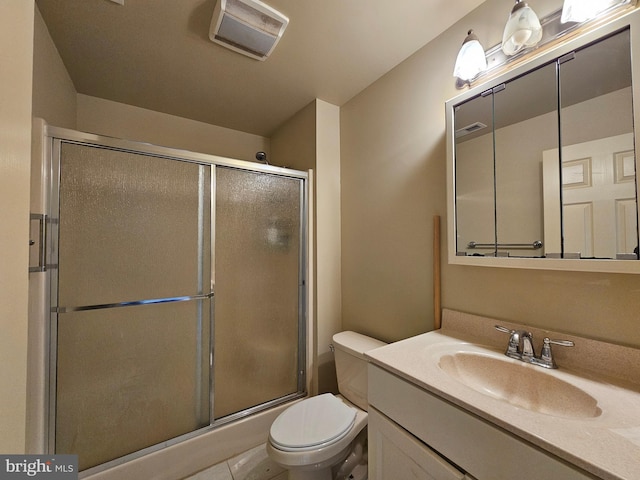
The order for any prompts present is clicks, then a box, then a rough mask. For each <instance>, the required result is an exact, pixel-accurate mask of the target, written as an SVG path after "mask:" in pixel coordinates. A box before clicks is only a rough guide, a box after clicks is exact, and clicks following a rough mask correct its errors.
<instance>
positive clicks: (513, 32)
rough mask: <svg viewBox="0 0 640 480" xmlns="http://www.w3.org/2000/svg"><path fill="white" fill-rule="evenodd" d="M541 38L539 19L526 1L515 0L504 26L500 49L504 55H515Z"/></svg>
mask: <svg viewBox="0 0 640 480" xmlns="http://www.w3.org/2000/svg"><path fill="white" fill-rule="evenodd" d="M581 1H584V0H581ZM541 38H542V26H541V25H540V19H539V18H538V16H537V15H536V13H535V12H534V11H533V9H532V8H531V7H530V6H529V5H528V4H527V3H526V2H523V1H522V0H516V4H515V5H514V6H513V9H512V10H511V14H510V15H509V20H507V24H506V25H505V27H504V34H503V35H502V51H503V52H504V53H505V54H506V55H515V54H516V53H518V52H519V51H520V50H522V49H523V48H526V47H533V46H534V45H536V44H537V43H538V42H539V41H540V39H541Z"/></svg>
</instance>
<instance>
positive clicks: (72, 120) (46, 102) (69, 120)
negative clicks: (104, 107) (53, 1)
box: [33, 6, 76, 129]
mask: <svg viewBox="0 0 640 480" xmlns="http://www.w3.org/2000/svg"><path fill="white" fill-rule="evenodd" d="M33 50H34V51H33V116H34V117H39V118H43V119H44V120H45V121H46V122H47V123H48V124H50V125H55V126H57V127H64V128H72V129H75V128H76V89H75V87H74V86H73V82H72V81H71V77H69V74H68V73H67V69H66V68H65V66H64V64H63V63H62V59H61V58H60V54H59V53H58V49H57V48H56V46H55V45H54V43H53V39H52V38H51V35H49V30H48V29H47V26H46V25H45V23H44V20H43V19H42V15H40V10H38V7H37V6H36V12H35V25H34V38H33Z"/></svg>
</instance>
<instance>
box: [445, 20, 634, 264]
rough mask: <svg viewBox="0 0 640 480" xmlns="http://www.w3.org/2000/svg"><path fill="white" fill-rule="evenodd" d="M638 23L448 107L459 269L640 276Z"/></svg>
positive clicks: (515, 72)
mask: <svg viewBox="0 0 640 480" xmlns="http://www.w3.org/2000/svg"><path fill="white" fill-rule="evenodd" d="M639 15H640V13H639V12H637V11H634V12H632V13H630V14H627V15H625V16H624V17H622V18H619V19H617V20H614V21H612V22H610V23H609V24H607V25H605V26H601V27H599V28H597V29H595V30H593V31H591V32H588V33H585V34H582V35H576V36H574V38H572V39H570V40H568V41H565V42H563V43H561V44H560V45H559V46H557V47H554V48H551V49H549V50H548V51H546V52H544V53H542V54H538V55H537V56H535V55H534V58H533V59H532V60H530V61H528V62H526V63H523V64H521V65H520V66H518V67H516V68H513V69H510V70H509V71H508V72H507V73H504V74H502V75H500V76H497V77H496V78H494V79H492V80H490V81H487V82H485V83H484V84H482V85H478V86H474V87H472V88H470V89H469V90H468V91H466V92H465V93H463V94H461V95H460V96H458V97H456V98H454V99H452V100H450V101H448V102H447V104H446V111H447V155H448V162H447V176H448V233H449V246H448V247H449V263H452V264H461V265H484V266H499V267H514V268H540V269H553V270H582V271H605V272H626V273H640V261H638V259H639V255H638V245H639V241H638V239H639V232H638V225H639V222H638V196H637V190H638V187H637V185H638V180H637V175H636V161H635V158H636V155H635V146H634V144H635V140H634V139H635V128H634V126H635V125H636V124H637V123H638V119H639V118H640V117H639V116H638V113H637V110H638V107H637V106H636V105H634V98H636V99H637V98H640V97H639V96H638V95H640V93H639V92H640V91H639V87H640V80H638V79H640V60H637V59H635V58H634V51H637V50H638V48H632V46H636V45H637V46H640V38H639V37H638V36H639V35H640V30H639V29H640V23H639V22H640V17H639ZM636 55H637V53H636ZM634 79H635V82H634V81H633V80H634ZM636 103H638V102H636Z"/></svg>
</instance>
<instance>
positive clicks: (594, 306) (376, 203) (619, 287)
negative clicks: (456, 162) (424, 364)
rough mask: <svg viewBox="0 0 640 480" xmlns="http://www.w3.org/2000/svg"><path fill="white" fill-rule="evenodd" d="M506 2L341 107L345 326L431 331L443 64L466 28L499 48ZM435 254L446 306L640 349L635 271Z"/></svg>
mask: <svg viewBox="0 0 640 480" xmlns="http://www.w3.org/2000/svg"><path fill="white" fill-rule="evenodd" d="M512 3H513V2H511V1H508V0H488V1H487V2H485V3H484V4H483V5H482V6H480V7H479V8H478V9H476V10H475V11H474V12H472V13H471V14H469V15H468V16H467V17H465V18H464V19H463V20H461V21H460V22H458V23H457V24H456V25H454V26H453V27H452V28H450V29H449V30H447V31H446V32H445V33H444V34H442V35H441V36H440V37H438V38H437V39H435V40H434V41H433V42H431V43H429V44H428V45H426V46H425V47H424V48H422V49H421V50H419V51H418V52H417V53H416V54H414V55H413V56H412V57H410V58H409V59H407V60H406V61H405V62H403V63H402V64H400V65H399V66H398V67H396V68H395V69H393V70H392V71H391V72H389V73H388V74H387V75H385V76H384V77H382V78H381V79H380V80H378V81H377V82H376V83H374V84H373V85H371V86H370V87H369V88H367V89H366V90H365V91H363V92H362V93H361V94H359V95H358V96H356V97H355V98H354V99H352V100H351V101H350V102H348V103H347V104H346V105H345V106H344V107H343V108H342V116H341V123H342V128H341V137H342V258H343V261H342V290H343V292H342V304H343V309H342V314H343V327H344V328H350V329H354V330H357V331H361V332H363V333H369V334H372V335H374V336H378V337H379V338H381V339H383V340H396V339H400V338H404V337H407V336H410V335H413V334H415V333H419V332H422V331H427V330H430V329H432V328H433V312H432V305H433V303H432V299H431V295H432V291H433V290H432V289H433V285H432V281H431V268H432V263H433V262H432V258H431V252H432V240H431V224H432V222H431V219H432V217H433V215H442V216H443V223H444V216H445V215H446V203H445V178H446V177H445V116H444V103H445V101H446V100H448V99H449V98H451V97H454V96H455V95H456V94H457V93H458V92H457V91H456V89H455V87H454V80H453V78H452V76H451V72H452V71H453V63H454V61H455V57H456V55H457V51H458V49H459V48H460V44H461V42H462V40H463V39H464V36H465V33H466V31H467V30H468V29H469V28H474V30H475V31H476V33H477V34H478V36H479V37H480V39H481V41H482V42H483V43H484V46H485V48H489V47H490V46H492V45H494V44H496V43H498V42H499V40H500V36H501V33H502V28H503V27H504V21H505V20H506V17H507V15H508V12H509V9H510V8H511V5H512ZM561 4H562V2H561V1H559V0H557V1H551V0H549V1H546V2H545V1H540V2H537V3H536V6H535V7H534V8H535V9H536V11H537V12H538V14H539V15H540V16H544V15H546V14H548V13H550V12H551V11H553V10H555V9H557V8H560V7H561ZM445 241H446V239H445V238H443V239H442V243H441V244H442V245H443V247H444V246H445V245H446V242H445ZM442 253H443V254H442V261H443V272H442V275H443V281H442V291H443V306H444V307H447V308H453V309H458V310H462V311H466V312H472V313H477V314H480V315H485V316H491V317H496V318H498V319H507V320H512V321H517V322H523V323H526V324H530V325H535V326H539V327H542V328H552V329H554V330H556V331H566V332H569V333H575V334H578V335H583V336H588V337H593V338H598V339H604V340H608V341H612V342H616V343H622V344H627V345H631V346H635V347H638V346H640V328H639V325H638V323H639V321H640V319H639V318H638V314H637V312H639V311H640V275H623V274H595V273H578V272H552V271H542V270H540V271H532V270H519V269H501V268H488V267H466V266H450V265H447V263H446V251H444V250H443V252H442Z"/></svg>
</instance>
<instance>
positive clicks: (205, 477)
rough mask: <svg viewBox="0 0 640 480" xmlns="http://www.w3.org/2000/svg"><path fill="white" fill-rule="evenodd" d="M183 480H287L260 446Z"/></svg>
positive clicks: (281, 469)
mask: <svg viewBox="0 0 640 480" xmlns="http://www.w3.org/2000/svg"><path fill="white" fill-rule="evenodd" d="M185 480H288V475H287V472H286V470H284V469H283V468H282V467H280V466H278V465H276V464H275V463H274V462H273V461H271V459H270V458H269V456H268V455H267V450H266V448H265V445H260V446H258V447H256V448H253V449H251V450H249V451H247V452H245V453H242V454H240V455H238V456H237V457H233V458H230V459H229V460H227V461H226V462H222V463H219V464H218V465H214V466H213V467H211V468H208V469H206V470H203V471H201V472H199V473H197V474H195V475H193V476H191V477H188V478H186V479H185Z"/></svg>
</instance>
